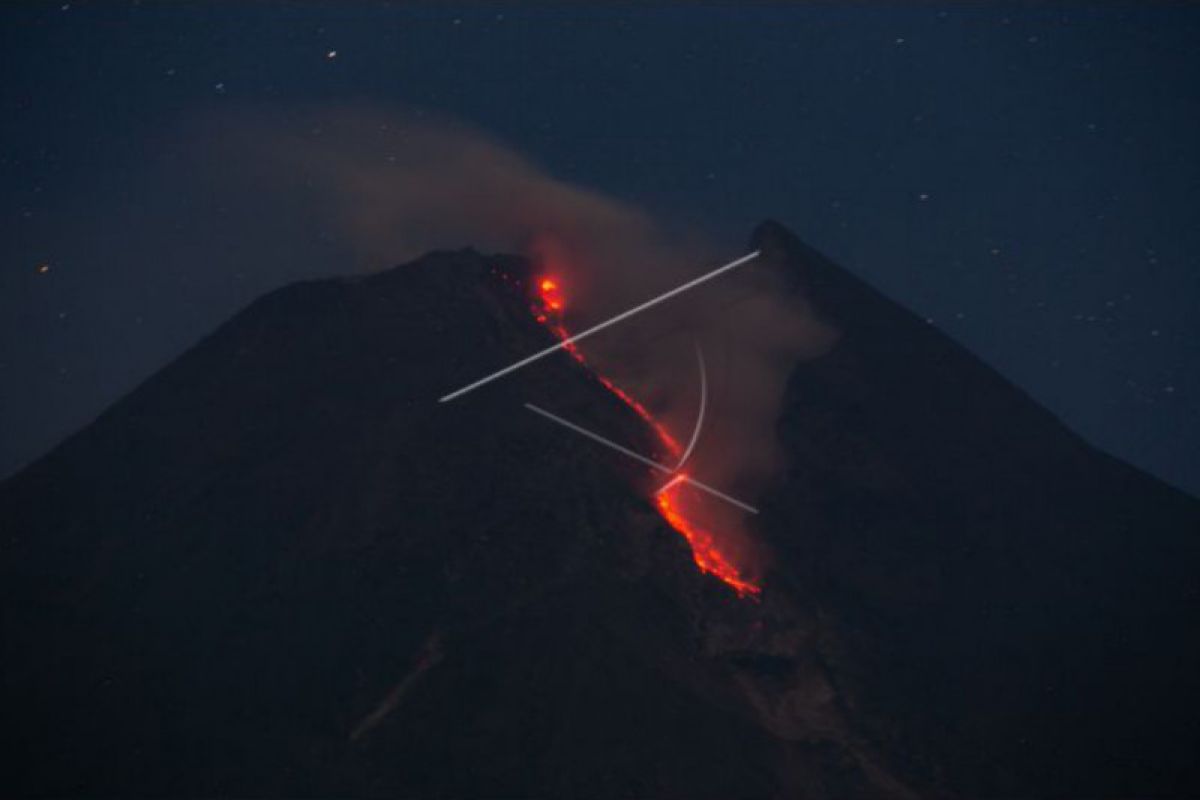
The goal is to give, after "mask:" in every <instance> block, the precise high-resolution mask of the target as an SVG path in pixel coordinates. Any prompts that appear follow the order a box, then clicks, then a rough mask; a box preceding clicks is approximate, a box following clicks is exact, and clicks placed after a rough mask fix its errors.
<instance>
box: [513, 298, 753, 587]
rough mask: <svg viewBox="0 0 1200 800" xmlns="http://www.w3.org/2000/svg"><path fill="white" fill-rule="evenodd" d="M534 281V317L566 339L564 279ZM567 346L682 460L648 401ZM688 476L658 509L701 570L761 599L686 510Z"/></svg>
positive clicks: (659, 496) (679, 477) (671, 487)
mask: <svg viewBox="0 0 1200 800" xmlns="http://www.w3.org/2000/svg"><path fill="white" fill-rule="evenodd" d="M534 285H535V287H536V290H537V291H536V296H535V299H534V302H533V305H532V306H531V308H530V310H531V311H532V312H533V314H534V317H535V318H536V319H537V321H538V322H540V323H542V324H544V325H546V326H547V327H548V328H549V329H550V330H551V331H552V332H553V333H554V335H555V336H557V337H558V338H559V340H563V341H565V340H566V339H568V338H570V333H569V332H568V331H567V329H566V326H565V325H564V324H563V321H562V312H563V310H564V309H565V307H566V300H565V298H564V296H563V292H562V281H561V279H559V278H558V277H555V276H552V275H547V276H544V277H541V278H538V279H537V280H535V281H534ZM564 349H565V350H566V351H567V352H568V353H570V354H571V357H572V358H574V359H575V360H576V361H578V362H579V363H580V364H582V365H583V366H585V367H587V369H588V371H589V372H591V373H592V374H593V375H594V376H595V377H596V379H597V380H598V381H600V383H601V384H603V386H604V387H605V388H606V389H608V390H609V391H610V392H612V393H613V394H614V395H616V396H617V397H618V398H620V400H621V401H622V402H623V403H625V405H627V406H629V408H631V409H633V411H634V412H635V413H636V414H637V415H638V416H639V417H641V418H642V419H643V420H645V422H646V423H647V424H648V425H649V426H650V428H651V430H653V431H654V434H655V436H656V437H657V438H658V440H659V442H660V443H661V444H662V446H663V449H664V450H666V452H667V454H668V455H669V456H670V458H671V461H672V463H674V462H676V461H678V459H679V458H680V456H681V455H682V453H683V447H682V446H681V445H680V443H679V440H678V439H676V438H675V437H674V436H672V435H671V433H670V431H668V430H667V429H666V426H664V425H663V424H662V423H661V422H660V421H658V420H657V419H656V418H655V417H654V415H653V414H651V413H650V410H649V409H648V408H646V407H645V405H643V404H642V403H641V402H639V401H638V400H637V398H635V397H633V396H632V395H630V394H629V393H628V392H626V391H625V390H623V389H622V388H621V387H619V386H617V385H616V384H615V383H613V381H612V380H610V379H609V378H607V377H605V376H604V375H601V374H600V373H599V372H597V371H596V369H595V368H594V367H593V366H592V365H591V364H589V363H588V361H587V359H586V357H585V356H584V354H583V352H582V351H581V350H580V348H579V346H578V345H576V344H574V343H568V344H567V345H565V347H564ZM684 477H686V476H684V475H683V473H677V474H676V476H675V477H674V478H673V479H672V480H671V481H669V482H668V483H667V484H666V485H664V486H663V487H662V488H661V489H659V490H658V491H657V492H655V495H654V507H655V509H657V510H658V513H659V515H660V516H662V518H663V520H664V521H665V522H666V523H667V524H668V525H669V526H670V527H671V528H672V529H674V530H675V531H676V532H677V533H678V534H679V535H680V536H682V537H683V538H684V539H685V540H686V541H687V543H688V547H689V548H690V549H691V551H692V561H694V562H695V564H696V567H697V568H699V569H700V571H701V572H704V573H707V574H709V575H712V576H713V577H715V578H717V579H719V580H720V581H722V582H723V583H724V584H725V585H727V586H728V587H729V588H731V589H733V591H734V592H736V593H737V595H738V597H741V598H751V599H757V598H758V597H759V596H760V595H761V593H762V587H761V586H760V585H759V584H757V583H755V582H754V581H751V580H749V579H748V578H746V577H745V576H744V575H743V574H742V572H741V570H739V569H738V567H737V566H736V565H735V564H734V563H733V561H732V560H731V559H730V557H729V556H728V554H726V553H725V552H723V550H722V549H721V547H720V546H719V545H718V544H717V541H716V537H715V536H714V535H713V533H712V532H711V531H709V530H707V529H706V528H705V527H704V526H703V525H701V524H700V523H698V522H697V521H696V520H695V519H692V518H689V516H687V515H685V514H684V512H683V510H682V504H681V499H680V497H679V493H680V492H681V491H684V490H686V489H687V488H688V484H687V483H686V481H684V480H683V478H684Z"/></svg>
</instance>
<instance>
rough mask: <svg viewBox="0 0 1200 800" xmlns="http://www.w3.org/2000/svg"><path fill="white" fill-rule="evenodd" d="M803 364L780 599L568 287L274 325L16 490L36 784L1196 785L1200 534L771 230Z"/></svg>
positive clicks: (196, 367) (11, 712) (1070, 788)
mask: <svg viewBox="0 0 1200 800" xmlns="http://www.w3.org/2000/svg"><path fill="white" fill-rule="evenodd" d="M754 242H755V245H756V246H758V247H761V248H762V249H763V251H764V258H763V262H764V265H765V267H764V268H775V269H783V270H786V271H787V272H788V274H790V275H793V276H794V277H795V281H794V284H795V290H796V291H798V292H804V293H805V294H806V295H807V296H808V297H809V299H810V300H811V302H812V303H813V304H814V305H815V307H816V308H817V310H818V312H819V313H820V314H821V315H822V316H824V317H826V318H827V319H828V320H829V321H830V322H832V323H833V324H834V325H836V326H837V327H838V328H839V329H840V330H841V331H842V335H841V338H840V340H839V342H838V344H837V345H836V346H835V347H834V349H833V350H832V351H831V352H830V353H828V354H827V355H825V356H822V357H820V358H818V359H815V360H812V361H808V362H805V363H802V364H800V365H798V366H797V367H796V368H795V370H794V372H793V374H792V376H791V381H790V384H789V388H788V395H787V402H786V404H785V407H784V412H783V414H782V416H781V419H780V420H779V435H780V438H781V440H782V442H783V443H784V446H785V449H786V452H787V454H788V457H789V459H790V465H789V468H788V472H787V474H786V475H784V476H783V477H782V478H781V479H780V481H779V483H778V484H777V485H776V486H774V487H773V488H772V489H771V491H770V492H769V494H768V495H767V496H766V497H765V498H763V500H762V502H761V503H760V506H761V510H762V513H761V514H760V515H759V516H758V517H757V518H756V522H755V525H756V527H757V528H758V532H759V534H760V535H761V536H763V537H764V538H765V539H766V540H767V541H768V542H769V544H770V545H771V547H772V549H773V550H774V552H775V555H776V559H775V563H774V567H773V572H772V573H771V574H769V575H768V576H767V580H766V587H765V590H764V597H763V600H762V602H761V603H754V602H749V601H742V600H738V599H737V598H736V597H735V596H734V595H733V594H732V593H731V592H730V591H728V589H727V588H726V587H724V586H723V585H721V584H720V583H719V582H717V581H716V580H715V579H712V578H708V577H705V576H703V575H702V574H700V573H699V572H698V571H697V570H696V569H695V567H694V565H693V564H692V561H691V557H690V554H689V553H688V551H687V549H686V546H685V544H684V543H683V541H682V539H681V538H680V537H679V536H678V535H677V534H676V533H675V532H674V531H672V530H671V529H670V528H668V527H667V526H666V525H665V524H664V523H663V522H662V521H661V519H660V518H659V517H658V516H657V514H655V513H654V511H653V509H652V508H651V505H650V503H649V502H648V501H647V500H646V498H645V494H646V492H645V485H644V484H645V475H644V472H645V471H644V469H643V468H642V467H640V466H639V465H637V464H636V463H634V462H631V461H628V460H625V459H623V458H622V457H620V456H618V455H615V454H609V453H607V452H606V451H603V450H597V449H596V448H593V447H591V446H589V445H587V444H586V443H583V442H581V440H579V439H577V438H574V437H572V436H571V435H570V434H569V433H566V432H564V431H562V430H560V429H558V428H557V427H556V426H553V425H549V424H547V423H546V422H545V421H544V420H541V419H539V418H538V417H536V416H534V415H532V414H529V413H528V412H526V411H524V410H523V409H522V407H521V406H522V403H524V402H526V401H530V402H534V403H538V404H539V405H543V406H545V407H547V408H552V409H554V410H556V411H558V412H561V413H562V414H563V415H564V416H566V417H568V418H570V419H572V420H576V421H579V422H580V423H582V424H585V425H588V426H589V427H590V428H592V429H594V430H597V431H600V432H603V433H605V434H606V435H608V436H611V437H612V438H614V439H616V440H618V441H621V442H623V443H625V444H628V445H629V446H631V447H633V448H635V449H636V450H638V451H639V452H643V453H650V452H653V451H654V441H655V440H654V438H653V437H652V436H651V435H650V432H649V431H647V430H646V427H645V424H644V423H643V422H642V420H641V419H640V418H639V417H638V416H637V415H636V414H635V413H633V411H631V410H630V409H629V408H627V407H626V406H625V405H624V404H623V403H622V402H620V401H619V400H618V399H617V398H616V397H615V396H613V395H612V394H611V393H609V392H608V391H607V390H606V389H605V388H604V387H603V386H602V385H601V384H600V383H599V382H598V381H597V380H595V379H594V378H593V377H592V376H590V375H589V374H588V373H587V372H586V370H585V369H584V368H582V367H581V366H579V365H578V364H576V363H575V362H574V361H572V360H571V359H569V358H566V357H555V358H551V359H547V360H545V361H544V362H542V363H541V364H540V365H539V366H538V367H537V368H536V369H528V370H522V371H520V372H517V373H515V374H513V375H511V376H509V377H507V378H506V379H505V380H502V381H498V382H496V383H494V384H491V385H489V386H488V387H486V388H484V389H481V390H479V394H478V399H477V400H476V398H475V396H473V397H472V401H471V402H456V403H449V404H438V403H437V398H438V397H439V396H441V395H442V394H444V393H445V392H446V391H448V390H451V389H454V388H457V387H459V386H462V385H464V384H466V383H467V382H469V381H471V380H474V379H476V378H478V377H480V376H482V375H485V374H487V373H489V372H491V371H492V370H494V369H496V368H498V367H499V366H502V365H504V364H507V363H510V362H512V361H515V360H517V359H519V358H521V357H522V356H524V355H527V354H529V353H531V352H534V351H535V350H538V349H540V348H543V347H545V346H547V345H549V344H550V343H552V342H553V339H552V337H551V334H550V333H549V332H548V331H547V330H546V329H545V328H544V327H543V326H541V325H538V324H537V323H536V322H535V321H534V320H533V318H532V316H531V315H530V314H529V311H528V297H527V295H526V290H525V289H524V283H525V282H526V281H527V280H528V278H529V269H530V268H529V266H528V265H527V264H526V262H524V261H523V260H521V259H517V258H513V257H485V256H481V255H479V254H477V253H474V252H472V251H460V252H454V253H434V254H431V255H429V256H427V257H425V258H423V259H420V260H418V261H416V262H414V263H412V264H408V265H406V266H403V267H399V268H397V269H394V270H390V271H387V272H385V273H380V274H378V275H374V276H372V277H369V278H363V279H357V280H328V281H317V282H310V283H304V284H298V285H295V286H291V287H288V288H286V289H283V290H280V291H278V292H275V293H273V294H271V295H268V296H266V297H264V298H263V299H261V300H259V301H258V302H256V303H254V304H253V305H251V306H250V307H249V308H247V309H246V310H245V311H243V312H242V313H240V314H239V315H237V316H236V317H235V318H234V319H232V320H231V321H230V322H228V323H227V324H226V325H224V326H222V327H221V328H220V329H219V330H217V331H216V332H215V333H214V334H213V335H212V336H211V337H209V338H208V339H206V340H205V341H203V342H201V343H200V344H199V345H197V346H196V347H195V348H193V349H192V350H191V351H190V352H188V353H186V354H185V355H183V356H182V357H181V358H179V359H178V360H177V361H176V362H174V363H173V364H171V365H170V366H168V367H167V368H166V369H164V370H163V371H162V372H160V373H159V374H158V375H156V376H154V377H153V378H152V379H151V380H149V381H147V382H146V383H145V384H144V385H142V386H141V387H139V388H138V389H137V390H135V391H134V392H133V393H132V394H130V395H129V396H128V397H126V398H125V399H124V400H122V401H121V402H119V403H117V404H116V405H115V406H114V407H113V408H112V409H110V410H109V411H108V412H106V413H105V414H104V415H103V416H101V417H100V418H99V419H98V420H96V422H94V423H93V424H92V425H90V426H89V427H87V428H86V429H84V430H83V431H81V432H80V433H78V434H77V435H75V436H74V437H72V438H71V439H70V440H68V441H67V442H65V443H64V444H63V445H61V446H60V447H58V448H57V449H55V450H54V451H53V452H52V453H50V454H49V455H48V456H46V457H45V458H43V459H41V460H40V461H38V462H36V463H35V464H33V465H31V466H30V467H29V468H27V469H26V470H24V471H23V472H21V473H19V474H18V475H16V476H14V477H13V478H11V479H10V480H8V481H6V482H5V483H3V484H0V530H2V531H3V540H2V541H3V547H4V558H3V563H2V565H0V581H2V583H3V588H2V589H0V593H2V596H3V602H4V629H3V640H4V653H5V658H4V666H3V668H2V672H3V691H4V705H5V709H6V712H5V725H4V742H3V747H4V752H5V753H6V754H7V757H6V758H5V759H4V765H3V766H2V767H0V785H4V786H6V787H9V790H10V793H11V794H14V795H55V796H62V795H143V796H144V795H172V796H181V795H182V796H195V795H206V796H214V795H217V796H232V795H237V796H284V795H286V796H333V795H336V796H343V797H396V796H463V797H473V796H487V797H493V796H537V797H560V796H589V797H688V798H699V797H712V798H730V797H812V798H832V797H917V796H928V797H943V796H959V795H963V796H980V795H982V796H997V795H1004V796H1013V795H1025V796H1048V795H1056V794H1061V795H1075V796H1078V795H1083V794H1090V795H1148V794H1156V793H1157V794H1171V795H1189V794H1195V793H1197V791H1200V779H1198V777H1197V773H1196V771H1195V767H1194V766H1193V765H1192V763H1191V760H1190V758H1189V757H1190V755H1191V754H1192V753H1194V752H1196V751H1197V750H1198V749H1200V748H1198V745H1200V736H1198V734H1197V728H1196V724H1195V723H1194V722H1193V721H1192V720H1193V718H1194V717H1195V716H1196V712H1197V711H1198V710H1200V704H1198V703H1197V700H1198V696H1197V678H1196V676H1197V674H1200V663H1198V662H1200V657H1198V654H1197V645H1196V644H1195V642H1194V637H1193V635H1192V632H1193V630H1194V629H1195V625H1196V622H1197V608H1198V600H1197V596H1196V591H1195V589H1194V582H1193V579H1192V576H1194V575H1195V574H1196V571H1197V567H1200V558H1198V557H1197V556H1198V552H1197V538H1196V537H1197V534H1198V532H1200V504H1197V502H1196V501H1195V500H1193V499H1191V498H1189V497H1186V496H1184V495H1182V494H1180V493H1178V492H1176V491H1174V490H1171V489H1170V488H1168V487H1165V486H1164V485H1162V484H1161V483H1158V482H1156V481H1154V480H1153V479H1151V478H1149V477H1147V476H1145V475H1143V474H1141V473H1139V472H1137V471H1136V470H1133V469H1131V468H1129V467H1127V466H1125V465H1123V464H1121V463H1119V462H1117V461H1115V460H1114V459H1111V458H1109V457H1108V456H1105V455H1103V454H1101V453H1098V452H1097V451H1095V450H1093V449H1091V448H1090V447H1088V446H1087V445H1086V444H1085V443H1083V442H1082V441H1080V440H1079V439H1078V438H1077V437H1075V436H1074V435H1073V434H1071V433H1070V432H1069V431H1067V430H1066V429H1065V428H1064V427H1063V426H1061V425H1060V424H1059V423H1058V422H1057V421H1056V420H1055V419H1054V418H1053V417H1052V416H1051V415H1050V414H1048V413H1047V412H1046V411H1044V410H1043V409H1041V408H1040V407H1039V406H1037V405H1036V404H1035V403H1034V402H1033V401H1031V400H1030V399H1029V398H1028V397H1026V396H1025V395H1024V394H1022V393H1021V392H1020V391H1018V390H1017V389H1015V388H1014V387H1013V386H1011V385H1010V384H1008V383H1007V382H1006V381H1004V380H1003V379H1002V378H1001V377H999V376H998V375H997V374H996V373H995V372H993V371H992V370H990V369H989V368H988V367H986V366H985V365H983V364H982V363H981V362H979V361H978V360H976V359H975V358H973V357H972V356H971V355H970V354H969V353H967V352H966V351H964V350H963V349H962V348H960V347H959V346H957V345H956V344H954V343H953V342H952V341H950V340H949V339H948V338H946V337H945V336H944V335H942V334H940V333H939V332H938V331H937V330H936V329H934V328H933V327H931V326H928V325H926V324H925V323H924V322H922V321H920V320H918V319H917V318H915V317H914V316H912V315H911V314H909V313H908V312H906V311H905V310H903V309H902V308H900V307H898V306H896V305H895V304H893V303H891V302H890V301H888V300H887V299H886V298H884V297H882V296H880V295H879V294H877V293H876V292H874V291H873V290H872V289H870V288H869V287H867V286H866V285H864V284H862V283H861V282H859V281H858V280H857V279H855V278H853V277H852V276H851V275H849V274H848V273H846V272H844V271H842V270H841V269H839V268H837V267H835V266H834V265H832V264H830V263H829V262H828V261H827V260H825V259H824V258H822V257H821V256H820V255H819V254H817V253H815V252H813V251H812V250H810V249H809V248H807V247H805V246H804V245H803V244H801V243H800V242H799V241H798V240H796V239H795V237H793V236H792V235H791V234H790V233H789V232H787V231H786V230H784V229H782V228H781V227H780V226H777V225H774V224H769V223H768V224H765V225H763V226H761V227H760V228H759V230H758V231H756V232H755V235H754Z"/></svg>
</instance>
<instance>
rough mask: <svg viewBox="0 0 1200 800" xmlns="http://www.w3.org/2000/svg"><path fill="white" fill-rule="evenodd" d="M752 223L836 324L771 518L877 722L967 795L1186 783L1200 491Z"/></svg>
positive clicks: (814, 374) (1134, 790) (797, 416)
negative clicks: (1068, 423)
mask: <svg viewBox="0 0 1200 800" xmlns="http://www.w3.org/2000/svg"><path fill="white" fill-rule="evenodd" d="M756 242H757V243H758V244H759V245H760V246H762V247H764V248H765V249H766V250H767V251H768V252H769V253H770V254H771V257H773V258H774V259H776V260H779V261H782V262H785V263H787V264H789V265H791V266H793V267H796V268H797V272H798V274H799V276H800V283H801V284H802V285H803V287H804V290H805V291H806V292H807V293H808V294H809V296H810V297H811V298H812V300H813V302H814V303H815V304H816V306H817V307H818V309H819V310H820V311H821V313H822V314H823V315H824V316H826V317H827V318H829V319H830V320H831V321H833V322H834V323H835V324H836V325H837V326H838V327H840V328H841V329H842V330H843V331H844V335H843V337H842V339H841V340H840V342H839V343H838V346H837V347H836V348H835V349H834V350H833V351H832V352H831V353H829V354H828V355H827V356H825V357H823V358H820V359H817V360H814V361H811V362H808V363H805V364H802V365H800V366H799V367H798V368H797V369H796V370H795V371H794V373H793V374H792V377H791V380H790V383H789V387H788V393H787V399H786V402H785V404H784V409H785V410H784V413H783V416H782V418H781V419H780V421H779V433H780V437H781V438H782V440H783V442H784V444H785V447H786V449H787V452H788V455H789V460H790V468H789V475H788V478H787V479H786V481H784V482H783V485H781V486H780V487H779V488H778V489H777V491H775V492H774V493H773V495H772V498H771V500H770V501H769V503H768V505H770V506H771V508H770V513H769V514H768V515H767V525H768V526H770V538H771V541H772V543H773V544H774V545H775V547H776V548H777V550H778V552H779V553H780V554H781V557H780V561H779V572H780V573H781V576H780V577H781V578H782V579H785V580H788V581H790V582H792V585H793V586H794V587H795V589H796V591H797V592H798V593H800V594H802V595H804V596H805V597H806V598H807V601H808V603H810V604H812V605H813V606H815V607H816V609H817V611H816V613H817V614H818V616H819V617H820V618H821V619H822V620H823V621H824V625H825V626H827V627H826V630H827V632H828V639H827V640H825V646H823V648H822V657H823V658H824V659H825V661H826V663H827V664H829V666H830V670H831V673H832V674H833V675H834V676H835V682H836V683H837V684H838V686H839V690H841V691H844V692H846V693H847V694H849V695H852V696H853V697H855V702H856V710H858V711H861V712H862V716H861V717H858V720H859V722H860V723H862V724H863V725H864V726H865V727H867V728H870V730H871V734H870V738H871V739H872V740H873V741H875V742H876V743H877V744H879V746H881V747H882V748H883V749H884V750H886V751H887V752H889V753H893V754H899V753H902V752H904V753H908V754H910V755H911V756H912V757H913V758H914V759H915V760H916V761H917V762H919V763H923V764H924V767H923V769H924V780H926V781H932V782H935V783H938V784H942V785H945V786H947V787H952V788H954V789H955V790H957V791H962V792H964V793H966V794H971V795H983V796H1022V795H1038V796H1047V795H1065V796H1073V797H1079V796H1095V797H1100V796H1106V797H1115V796H1123V797H1129V796H1150V795H1153V796H1190V795H1195V794H1197V793H1200V769H1198V762H1197V761H1196V758H1195V753H1197V752H1200V725H1198V724H1197V722H1196V715H1197V712H1200V645H1198V643H1197V640H1196V637H1195V636H1194V635H1193V632H1194V631H1195V630H1196V625H1197V622H1200V586H1198V584H1197V579H1196V575H1197V570H1198V568H1200V503H1197V502H1196V500H1195V499H1193V498H1191V497H1188V496H1187V495H1185V494H1183V493H1181V492H1178V491H1176V490H1174V489H1172V488H1170V487H1168V486H1166V485H1164V484H1162V483H1161V482H1159V481H1157V480H1155V479H1153V478H1151V477H1149V476H1147V475H1145V474H1144V473H1141V472H1139V471H1137V470H1135V469H1133V468H1131V467H1129V466H1127V465H1125V464H1123V463H1121V462H1119V461H1117V460H1115V459H1113V458H1111V457H1109V456H1107V455H1105V454H1103V453H1100V452H1098V451H1096V450H1095V449H1093V448H1091V447H1089V446H1088V445H1087V444H1085V443H1084V442H1083V441H1081V440H1080V439H1079V438H1078V437H1077V436H1075V435H1074V434H1072V433H1071V432H1070V431H1068V430H1067V429H1066V428H1065V427H1064V426H1062V425H1061V424H1060V423H1059V422H1058V421H1057V420H1056V419H1055V418H1054V417H1053V416H1052V415H1050V414H1049V413H1048V412H1047V411H1045V410H1044V409H1043V408H1041V407H1040V406H1038V405H1037V404H1036V403H1034V402H1033V401H1032V400H1030V399H1029V398H1028V397H1027V396H1026V395H1025V394H1024V393H1023V392H1021V391H1020V390H1018V389H1017V388H1015V387H1014V386H1012V385H1011V384H1009V383H1008V382H1007V381H1005V380H1004V379H1003V378H1001V377H1000V376H999V375H998V374H997V373H996V372H994V371H993V370H991V369H990V368H989V367H987V366H986V365H984V364H983V363H982V362H980V361H979V360H977V359H976V358H975V357H973V356H972V355H971V354H970V353H968V352H966V351H965V350H964V349H963V348H961V347H960V346H958V345H957V344H955V343H954V342H953V341H952V340H950V339H949V338H947V337H946V336H944V335H942V334H941V333H939V332H938V331H936V330H935V329H934V328H933V327H932V326H929V325H926V324H925V323H924V322H923V321H921V320H920V319H918V318H917V317H916V316H914V315H913V314H911V313H909V312H908V311H906V310H905V309H903V308H901V307H899V306H897V305H896V304H894V303H892V302H891V301H889V300H887V299H886V298H884V297H883V296H881V295H880V294H878V293H877V292H875V291H874V290H873V289H871V288H870V287H868V286H866V285H865V284H863V283H862V282H861V281H859V280H858V279H856V278H854V277H853V276H852V275H850V274H849V273H847V272H845V271H843V270H841V269H840V268H838V267H836V266H835V265H833V264H832V263H830V262H829V261H828V260H827V259H826V258H824V257H823V256H821V255H820V254H819V253H816V252H815V251H813V250H812V249H811V248H809V247H807V246H805V245H804V244H803V243H801V242H800V241H799V240H797V239H796V238H795V237H794V236H793V235H792V234H790V233H789V232H787V231H786V230H784V229H782V228H781V227H779V226H777V225H774V224H771V223H768V224H765V225H764V226H762V227H761V228H760V229H759V230H758V231H757V232H756ZM868 720H870V722H869V721H868ZM885 742H886V744H885Z"/></svg>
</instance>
